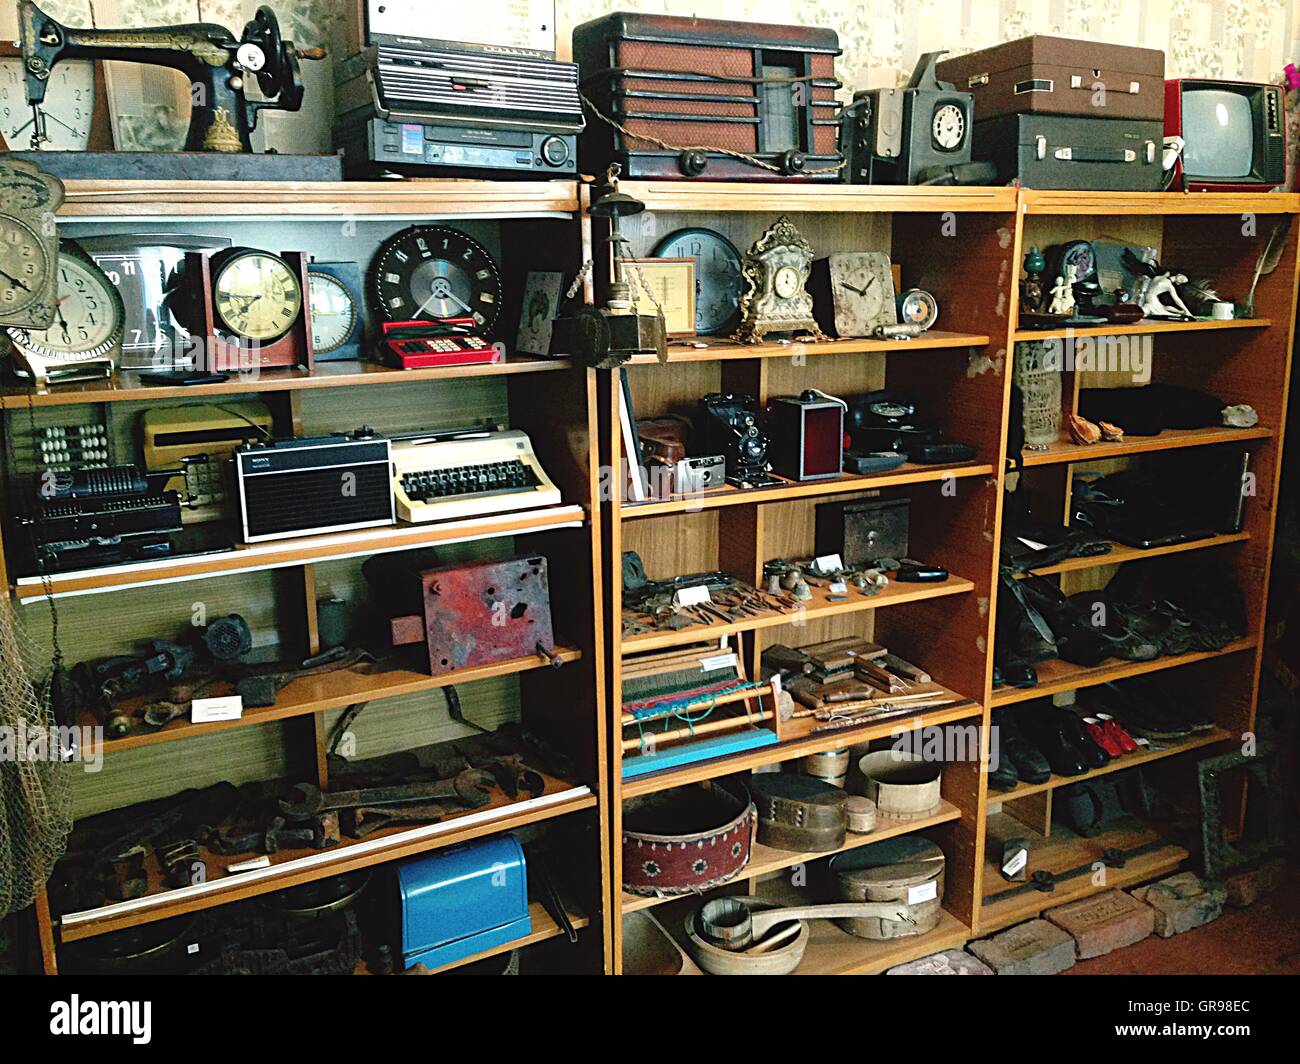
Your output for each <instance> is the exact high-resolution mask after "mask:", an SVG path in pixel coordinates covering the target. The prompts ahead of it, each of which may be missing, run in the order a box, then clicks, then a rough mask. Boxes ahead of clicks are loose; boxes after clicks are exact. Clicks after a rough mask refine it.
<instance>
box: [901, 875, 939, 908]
mask: <svg viewBox="0 0 1300 1064" xmlns="http://www.w3.org/2000/svg"><path fill="white" fill-rule="evenodd" d="M938 896H939V883H938V881H937V880H933V879H932V880H930V882H929V883H918V884H917V885H916V886H914V887H908V888H907V904H908V905H920V904H921V902H923V901H933V900H934V899H935V898H937V897H938Z"/></svg>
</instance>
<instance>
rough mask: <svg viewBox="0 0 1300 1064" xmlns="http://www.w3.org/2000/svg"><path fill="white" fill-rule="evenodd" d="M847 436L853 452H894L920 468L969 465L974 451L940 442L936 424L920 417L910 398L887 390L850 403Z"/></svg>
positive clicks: (957, 444)
mask: <svg viewBox="0 0 1300 1064" xmlns="http://www.w3.org/2000/svg"><path fill="white" fill-rule="evenodd" d="M848 420H849V436H850V438H851V439H852V442H853V447H852V449H853V450H854V451H865V452H868V453H874V452H881V451H894V452H900V453H902V454H905V455H906V456H907V458H908V461H911V462H918V463H921V464H923V465H935V464H939V463H943V462H969V461H970V460H971V459H973V458H974V457H975V449H974V448H973V447H971V446H970V445H969V444H965V443H950V442H945V441H942V440H941V439H940V437H941V435H942V432H941V430H940V428H939V424H938V420H937V419H935V418H927V417H923V416H921V415H920V413H919V408H918V404H917V402H916V400H915V399H913V398H912V397H911V396H909V395H907V394H905V393H903V392H898V391H891V390H888V389H885V390H882V391H876V392H868V393H867V394H866V395H860V396H858V397H857V398H855V399H850V400H849V418H848Z"/></svg>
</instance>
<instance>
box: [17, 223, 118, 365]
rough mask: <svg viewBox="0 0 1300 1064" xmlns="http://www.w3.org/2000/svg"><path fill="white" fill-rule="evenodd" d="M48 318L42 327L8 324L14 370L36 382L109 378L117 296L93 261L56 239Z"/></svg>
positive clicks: (113, 359)
mask: <svg viewBox="0 0 1300 1064" xmlns="http://www.w3.org/2000/svg"><path fill="white" fill-rule="evenodd" d="M57 275H58V276H57V282H56V283H57V287H56V289H55V291H56V296H55V301H54V320H53V321H52V322H50V324H49V325H48V326H47V327H46V328H45V329H22V328H18V327H17V326H13V325H11V326H9V329H8V332H9V340H10V342H11V343H12V344H13V348H14V355H15V358H16V366H15V369H16V370H17V372H18V373H20V374H21V375H23V376H30V377H32V378H33V379H34V380H35V381H36V382H37V383H38V384H57V383H59V382H60V381H74V380H94V379H97V378H103V377H110V376H112V374H113V371H114V369H115V368H116V358H117V356H118V354H119V353H120V352H121V347H122V332H123V328H124V322H125V320H126V313H125V310H124V309H123V306H122V297H121V296H120V295H119V294H118V291H117V288H116V287H115V286H114V284H113V282H112V281H110V280H109V279H108V277H107V275H106V274H105V273H104V271H103V270H101V269H100V268H99V267H98V266H97V265H95V260H94V259H92V258H91V257H90V256H89V255H87V254H86V253H85V251H83V250H82V249H81V248H80V247H79V246H78V245H77V244H75V243H74V242H73V241H71V240H60V241H59V254H58V267H57Z"/></svg>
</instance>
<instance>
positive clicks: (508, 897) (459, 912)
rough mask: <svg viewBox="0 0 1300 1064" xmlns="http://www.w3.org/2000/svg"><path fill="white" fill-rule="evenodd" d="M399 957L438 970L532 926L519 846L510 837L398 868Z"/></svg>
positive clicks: (407, 963) (405, 963)
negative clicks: (400, 946)
mask: <svg viewBox="0 0 1300 1064" xmlns="http://www.w3.org/2000/svg"><path fill="white" fill-rule="evenodd" d="M397 888H398V895H399V897H400V899H401V903H402V962H403V966H404V967H406V968H410V967H411V966H412V965H415V964H423V965H424V966H425V967H426V968H441V967H443V966H444V965H448V964H454V963H455V962H456V961H460V960H464V959H465V958H466V957H470V956H472V955H474V954H476V953H483V952H485V951H487V950H491V949H499V948H501V947H503V946H505V945H507V944H508V943H510V942H514V941H515V940H516V939H520V938H523V937H525V936H526V935H528V934H529V933H530V932H531V931H532V918H531V917H530V916H529V913H528V872H527V867H526V863H525V860H524V848H523V846H521V845H520V843H519V840H518V839H517V838H515V837H514V836H513V835H497V836H495V837H493V838H490V839H485V840H483V841H480V842H471V843H466V844H464V845H461V846H452V847H450V848H449V849H446V850H443V851H441V852H440V853H436V854H432V855H431V856H428V857H421V858H418V859H416V860H414V861H406V862H404V863H402V864H400V865H398V866H397Z"/></svg>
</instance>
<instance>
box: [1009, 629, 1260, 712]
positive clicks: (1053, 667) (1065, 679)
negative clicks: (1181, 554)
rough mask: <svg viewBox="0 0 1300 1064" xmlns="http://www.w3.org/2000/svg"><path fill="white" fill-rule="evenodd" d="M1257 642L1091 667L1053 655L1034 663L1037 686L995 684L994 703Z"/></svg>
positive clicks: (1055, 691) (1236, 649)
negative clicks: (1047, 659)
mask: <svg viewBox="0 0 1300 1064" xmlns="http://www.w3.org/2000/svg"><path fill="white" fill-rule="evenodd" d="M1256 645H1257V640H1255V639H1251V638H1247V639H1238V640H1236V641H1234V642H1232V643H1229V644H1228V645H1227V646H1226V647H1224V648H1223V649H1222V650H1194V651H1192V652H1191V653H1190V654H1172V655H1170V656H1169V657H1163V658H1155V659H1154V660H1152V661H1121V660H1119V659H1118V658H1109V659H1107V660H1106V661H1104V662H1102V664H1100V665H1096V666H1094V667H1093V668H1090V669H1089V668H1084V667H1083V666H1082V665H1071V664H1069V662H1065V661H1062V660H1061V659H1060V658H1053V659H1052V660H1051V661H1041V662H1039V663H1038V664H1037V665H1035V666H1034V668H1035V669H1036V670H1037V672H1038V684H1037V686H1035V687H1023V688H1022V687H995V688H994V689H993V699H992V704H993V706H994V707H997V706H1008V705H1011V704H1012V703H1015V702H1032V701H1033V700H1034V699H1035V698H1044V697H1046V696H1047V695H1054V694H1058V693H1059V692H1061V691H1074V690H1078V689H1079V688H1082V687H1095V686H1096V685H1097V684H1102V683H1111V682H1113V681H1116V680H1125V679H1128V677H1130V676H1142V675H1145V674H1146V673H1149V672H1162V671H1163V670H1165V669H1176V668H1177V667H1178V666H1180V665H1190V664H1191V663H1192V662H1194V661H1206V660H1208V659H1209V658H1220V657H1227V656H1228V655H1229V654H1240V653H1241V652H1242V651H1243V650H1253V649H1254V648H1255V646H1256Z"/></svg>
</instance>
